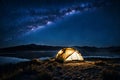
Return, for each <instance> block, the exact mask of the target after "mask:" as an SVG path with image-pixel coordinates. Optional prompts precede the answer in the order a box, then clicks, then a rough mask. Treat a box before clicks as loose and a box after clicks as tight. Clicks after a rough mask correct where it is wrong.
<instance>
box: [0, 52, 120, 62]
mask: <svg viewBox="0 0 120 80" xmlns="http://www.w3.org/2000/svg"><path fill="white" fill-rule="evenodd" d="M57 52H58V51H21V52H14V53H0V64H6V63H18V62H23V61H30V60H32V59H34V58H40V59H41V60H44V59H48V58H50V57H55V55H56V54H57ZM81 54H82V56H83V57H84V58H120V53H111V52H101V51H100V52H86V53H81Z"/></svg>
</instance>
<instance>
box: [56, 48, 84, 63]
mask: <svg viewBox="0 0 120 80" xmlns="http://www.w3.org/2000/svg"><path fill="white" fill-rule="evenodd" d="M56 60H57V61H61V62H68V61H83V60H84V59H83V57H82V55H81V54H80V53H79V51H78V50H76V49H74V48H63V49H61V50H60V51H59V52H58V53H57V55H56Z"/></svg>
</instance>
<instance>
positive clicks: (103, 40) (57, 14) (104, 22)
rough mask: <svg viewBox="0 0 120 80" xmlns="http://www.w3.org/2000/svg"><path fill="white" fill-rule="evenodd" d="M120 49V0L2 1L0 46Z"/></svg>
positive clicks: (0, 10) (0, 2)
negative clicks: (111, 47) (113, 47)
mask: <svg viewBox="0 0 120 80" xmlns="http://www.w3.org/2000/svg"><path fill="white" fill-rule="evenodd" d="M25 44H39V45H54V46H97V47H108V46H120V5H119V1H118V0H1V1H0V47H8V46H16V45H25Z"/></svg>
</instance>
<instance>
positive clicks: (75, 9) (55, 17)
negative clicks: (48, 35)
mask: <svg viewBox="0 0 120 80" xmlns="http://www.w3.org/2000/svg"><path fill="white" fill-rule="evenodd" d="M106 5H107V3H106V2H105V1H95V2H80V3H77V4H72V5H69V6H62V7H59V8H57V7H56V8H52V9H50V8H30V9H28V8H18V9H17V10H15V11H13V10H12V11H10V12H9V15H15V17H17V18H15V19H14V18H13V20H12V22H10V23H9V22H8V23H7V24H5V26H10V27H11V28H13V31H12V33H11V34H12V35H11V36H10V37H8V38H6V39H5V40H6V41H8V40H12V39H17V38H21V36H25V35H28V34H30V33H32V32H35V31H37V30H40V29H43V28H46V27H47V26H48V25H51V24H54V23H55V22H56V21H59V20H61V19H63V18H65V17H66V16H70V15H75V14H84V12H89V11H94V10H96V9H99V8H102V7H104V6H106ZM9 15H8V16H9ZM6 17H7V16H6ZM14 29H15V30H14Z"/></svg>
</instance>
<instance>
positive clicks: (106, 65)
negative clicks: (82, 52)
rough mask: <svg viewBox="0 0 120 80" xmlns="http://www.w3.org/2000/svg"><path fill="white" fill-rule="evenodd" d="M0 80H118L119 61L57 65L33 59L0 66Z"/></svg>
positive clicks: (119, 77) (119, 76) (54, 62)
mask: <svg viewBox="0 0 120 80" xmlns="http://www.w3.org/2000/svg"><path fill="white" fill-rule="evenodd" d="M0 80H120V61H119V60H100V59H96V60H95V59H94V60H85V61H83V62H69V63H59V62H56V61H55V60H54V59H49V60H45V61H41V60H38V59H34V60H32V61H30V62H22V63H18V64H9V65H2V66H0Z"/></svg>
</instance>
